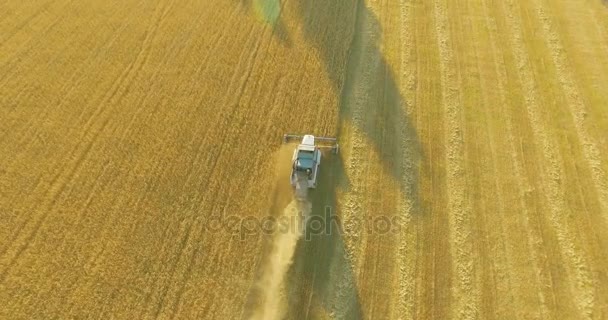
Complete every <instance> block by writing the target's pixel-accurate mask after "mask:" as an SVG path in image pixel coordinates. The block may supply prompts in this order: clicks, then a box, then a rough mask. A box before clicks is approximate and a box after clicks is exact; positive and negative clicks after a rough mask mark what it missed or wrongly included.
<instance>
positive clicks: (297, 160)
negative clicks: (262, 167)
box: [283, 134, 338, 189]
mask: <svg viewBox="0 0 608 320" xmlns="http://www.w3.org/2000/svg"><path fill="white" fill-rule="evenodd" d="M293 140H301V141H300V144H299V145H298V146H297V147H296V149H295V150H294V152H293V156H292V159H291V161H292V170H291V176H290V182H291V185H292V186H293V187H294V188H296V189H299V188H309V189H314V188H316V187H317V179H318V177H319V167H320V165H321V149H331V150H332V152H333V153H334V154H337V153H338V143H337V139H336V138H328V137H315V136H313V135H310V134H307V135H295V134H286V135H284V136H283V143H288V142H291V141H293Z"/></svg>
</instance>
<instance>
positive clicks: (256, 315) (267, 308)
mask: <svg viewBox="0 0 608 320" xmlns="http://www.w3.org/2000/svg"><path fill="white" fill-rule="evenodd" d="M294 148H295V145H293V144H286V145H283V146H282V147H281V149H280V150H279V151H278V153H277V154H276V158H277V166H276V173H277V179H278V180H277V184H276V185H277V190H276V194H277V197H276V198H275V202H277V203H275V204H274V205H275V208H276V210H277V224H276V228H275V232H274V234H273V235H272V241H271V246H270V252H269V254H268V256H267V258H266V260H265V262H264V264H263V265H262V269H261V276H260V278H259V279H258V281H257V282H256V284H255V287H254V288H253V290H254V292H255V300H256V303H255V306H254V307H253V310H250V311H251V316H250V317H249V319H251V320H257V319H265V320H266V319H282V318H284V316H285V312H286V310H287V299H286V297H287V288H286V287H285V285H286V282H285V275H286V274H287V272H288V271H289V267H290V266H291V264H292V263H293V258H294V253H295V250H296V245H297V243H298V240H299V239H300V238H301V237H302V235H303V234H304V227H305V224H306V223H305V222H306V218H307V217H309V216H310V213H311V211H312V203H311V201H310V200H309V197H308V194H307V193H308V188H306V186H305V181H304V183H303V184H302V186H301V187H299V188H297V189H298V190H297V191H296V192H295V193H294V188H292V187H291V185H290V184H289V175H290V173H291V156H292V154H293V151H294ZM285 203H287V204H285Z"/></svg>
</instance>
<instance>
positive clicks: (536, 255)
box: [482, 0, 556, 319]
mask: <svg viewBox="0 0 608 320" xmlns="http://www.w3.org/2000/svg"><path fill="white" fill-rule="evenodd" d="M482 2H483V5H484V13H485V17H486V26H487V27H488V30H489V32H488V34H489V37H490V42H491V46H492V56H493V61H494V70H495V73H496V75H497V76H498V81H497V83H496V85H497V88H498V93H497V95H498V96H499V99H500V102H499V106H500V107H499V108H500V110H501V111H500V114H501V115H503V117H505V126H506V131H507V134H506V141H507V145H508V148H509V149H508V150H509V152H508V153H509V154H510V158H511V161H510V164H511V169H512V170H511V172H514V176H515V179H514V181H516V182H517V187H516V189H517V190H519V194H518V198H519V205H520V208H521V210H522V213H523V216H524V217H528V216H529V215H530V213H529V212H528V208H527V206H526V203H525V198H526V195H525V190H531V187H530V183H529V182H528V180H527V178H526V176H525V175H524V174H523V169H522V164H521V163H520V161H519V159H518V157H517V156H516V155H517V154H518V150H517V149H516V147H515V137H514V132H515V130H514V129H513V124H512V123H513V119H512V117H511V116H510V112H509V110H507V108H505V106H507V105H508V101H507V92H506V90H505V87H506V83H505V81H507V79H508V77H507V71H506V69H505V65H506V62H505V60H504V59H501V58H500V57H499V55H498V52H500V51H499V50H498V43H497V38H496V35H498V34H499V33H498V27H497V25H496V21H495V17H494V16H493V15H492V14H491V13H490V10H489V8H488V4H487V1H485V0H483V1H482ZM483 91H484V92H486V90H483ZM485 103H486V105H490V101H488V100H486V101H485ZM486 115H487V114H486ZM489 120H490V119H487V121H489ZM492 146H493V144H492ZM493 153H495V150H494V149H493ZM494 170H495V172H496V173H497V174H498V172H499V171H498V168H496V167H495V168H494ZM496 183H497V188H498V187H499V184H498V181H496ZM499 193H501V194H502V191H500V189H499ZM501 203H502V204H501V206H500V208H501V210H500V212H501V217H502V219H501V220H502V221H507V218H506V215H505V214H504V208H505V206H504V202H502V201H501ZM520 220H521V221H522V226H523V229H525V230H526V234H527V239H528V241H527V242H528V245H529V247H530V251H531V252H530V254H531V256H532V261H534V263H533V264H532V265H533V269H534V273H535V275H536V278H537V282H538V283H540V284H542V285H541V286H539V288H541V289H540V290H539V292H538V298H539V301H540V306H539V308H540V310H539V311H540V315H541V317H542V318H544V319H547V318H549V319H552V318H554V314H553V312H552V311H550V310H555V306H556V298H555V294H554V292H553V291H550V292H551V296H549V297H546V295H545V292H544V291H545V290H546V289H544V288H553V280H552V279H551V277H549V276H547V275H546V274H545V273H544V272H543V270H542V266H541V265H540V261H542V258H541V255H540V251H541V249H540V248H542V247H546V245H545V244H544V243H543V239H542V235H539V234H537V233H536V232H534V229H533V228H532V226H530V224H529V222H528V219H527V218H526V219H520ZM502 238H503V239H506V237H505V231H504V229H503V231H502ZM502 243H505V241H504V240H503V241H502ZM508 248H509V247H508V246H505V250H506V251H505V252H506V254H505V257H506V260H507V264H508V266H509V271H510V272H511V274H513V275H516V274H517V272H516V271H515V268H514V262H513V261H512V259H513V258H511V257H515V254H514V252H512V251H511V250H508ZM505 272H507V271H503V273H505ZM501 278H506V276H505V275H503V276H501ZM516 281H517V282H520V283H521V282H522V281H523V280H522V279H517V280H516ZM509 287H513V283H512V282H510V283H509ZM510 300H511V301H514V302H513V304H512V305H515V306H519V305H524V304H523V303H522V302H521V301H520V299H519V298H518V296H517V295H514V294H511V295H510ZM547 301H550V302H551V305H550V306H549V307H548V306H547ZM507 310H509V306H508V305H507V306H506V307H505V309H504V310H503V314H504V313H506V312H507ZM519 316H521V314H520V315H519Z"/></svg>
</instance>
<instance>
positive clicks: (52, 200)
mask: <svg viewBox="0 0 608 320" xmlns="http://www.w3.org/2000/svg"><path fill="white" fill-rule="evenodd" d="M161 18H162V16H161ZM148 39H149V38H148V37H146V40H148ZM146 40H145V41H144V45H142V48H143V47H144V46H145V43H146ZM142 50H143V49H142ZM140 53H141V51H140ZM139 58H140V54H138V56H137V58H136V60H135V61H134V63H132V64H131V65H129V67H128V68H127V69H126V70H125V71H124V72H123V74H122V75H121V77H119V79H118V81H117V82H116V84H117V85H116V86H114V88H113V89H111V90H110V95H109V96H108V95H106V98H104V99H103V100H102V101H101V103H100V104H99V107H98V109H97V111H96V112H95V113H94V115H93V116H92V117H91V118H89V120H88V121H87V123H85V128H84V132H85V135H86V133H88V132H89V131H91V128H90V126H92V123H93V121H94V120H93V119H98V115H97V113H101V112H102V111H103V110H102V109H103V108H102V106H104V105H105V103H106V102H108V101H109V100H110V99H111V97H113V96H114V95H115V94H116V92H117V91H119V89H120V88H121V87H123V86H122V84H123V83H124V81H128V82H130V81H132V79H133V78H134V75H133V74H132V73H136V72H137V71H139V68H140V67H141V66H142V65H143V64H144V63H145V60H146V59H145V58H144V59H143V61H142V62H141V63H140V64H139V66H138V67H137V68H135V71H134V72H132V71H133V68H132V67H133V65H134V64H135V63H136V62H137V60H140V59H139ZM127 89H128V88H127ZM125 91H126V89H125V90H123V93H124V92H125ZM109 120H110V117H109V116H108V117H105V118H103V120H101V121H102V122H103V123H102V125H101V128H100V129H99V130H97V131H95V132H93V137H92V139H91V141H88V142H84V141H86V139H84V136H81V138H80V139H79V140H78V141H79V143H78V144H77V146H76V147H75V148H74V150H73V151H72V153H71V156H70V158H71V159H72V161H71V162H70V163H69V164H68V165H67V166H66V167H64V170H63V171H60V173H58V174H57V175H56V176H55V177H54V178H53V180H52V182H51V184H50V187H49V190H48V192H47V193H46V195H45V198H44V200H43V204H42V205H41V206H40V207H43V208H45V209H44V211H43V213H42V215H41V217H40V218H39V219H38V221H36V222H35V224H34V228H33V230H32V232H31V233H30V234H29V235H28V236H27V237H26V238H25V243H24V244H23V245H21V246H20V248H19V249H17V252H16V254H15V255H14V256H13V258H10V262H9V263H8V266H7V267H6V268H5V269H4V270H3V271H2V273H0V283H2V282H3V281H4V280H5V279H6V275H7V272H8V271H9V270H10V269H11V268H12V266H13V265H14V264H15V262H16V261H17V260H18V259H19V257H20V256H21V254H22V253H23V252H24V251H25V250H27V249H28V248H29V245H30V243H31V241H32V239H33V238H34V237H35V235H36V234H37V233H38V230H40V227H41V226H42V224H43V223H44V221H45V220H46V218H47V217H48V215H49V213H50V212H51V211H52V210H53V209H54V208H55V205H56V204H57V200H58V199H57V198H58V196H59V195H60V194H61V193H63V191H64V189H65V187H66V186H67V184H68V183H70V182H71V181H72V179H73V177H74V176H75V175H76V174H77V173H78V171H79V170H80V169H81V168H82V165H83V163H84V162H85V159H86V157H87V156H88V154H89V151H90V150H91V148H92V147H93V145H94V143H95V141H96V140H97V138H98V137H99V134H100V133H101V131H103V129H104V128H105V126H106V124H107V123H108V121H109ZM98 121H99V120H97V121H96V122H98ZM83 142H84V143H85V144H84V147H82V148H79V147H80V146H81V144H82V143H83ZM78 151H80V152H78ZM75 154H77V155H76V156H75V157H74V155H75Z"/></svg>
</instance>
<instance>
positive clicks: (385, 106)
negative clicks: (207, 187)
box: [252, 0, 423, 319]
mask: <svg viewBox="0 0 608 320" xmlns="http://www.w3.org/2000/svg"><path fill="white" fill-rule="evenodd" d="M252 1H253V2H254V3H255V1H269V2H274V3H276V2H278V0H252ZM288 5H289V9H290V10H294V9H295V10H296V15H297V17H298V19H299V20H300V26H301V30H302V32H303V33H304V36H305V38H306V39H307V41H309V42H310V43H312V44H313V45H314V47H315V48H316V49H317V50H318V52H319V54H320V56H321V57H322V60H323V63H324V65H325V69H326V71H327V76H328V77H329V79H330V80H331V82H332V84H333V88H334V90H335V91H336V92H337V94H339V95H340V100H339V105H338V106H330V105H328V106H327V108H328V111H330V110H331V109H330V108H334V107H337V108H339V119H338V130H337V131H338V132H340V131H341V126H342V125H344V124H353V125H355V126H357V127H356V129H357V130H359V131H360V132H362V133H363V135H364V138H365V139H366V140H367V143H368V144H369V145H371V146H372V148H373V149H374V150H373V151H374V152H375V153H376V154H378V155H379V157H380V159H381V161H382V166H383V167H384V170H385V172H386V173H388V174H389V175H390V177H391V178H392V179H393V181H394V182H395V183H397V184H398V186H399V188H400V190H401V194H402V195H403V197H405V198H407V200H408V201H409V203H411V205H412V212H411V213H412V214H414V215H415V214H418V213H420V212H422V210H421V208H420V200H419V195H418V188H417V186H418V165H419V163H420V162H421V160H422V158H423V152H422V148H421V146H420V142H419V139H418V136H417V133H416V130H415V128H414V126H413V124H412V123H411V121H410V119H409V118H408V115H407V113H406V111H405V103H404V100H403V98H402V97H401V95H400V92H399V89H398V88H399V87H398V85H397V83H396V81H395V78H394V74H393V71H392V70H391V69H390V67H389V65H388V63H387V61H386V60H385V58H384V56H383V53H382V52H381V49H380V41H381V37H382V30H381V26H380V23H379V21H378V19H377V18H376V16H375V14H374V13H373V12H372V11H370V10H369V9H368V8H367V7H366V5H365V2H364V1H363V0H332V1H328V0H295V1H293V2H289V4H288ZM278 19H279V20H280V17H278ZM275 23H279V25H281V24H280V22H275ZM363 156H365V154H363ZM325 159H326V160H325V161H324V163H323V164H322V168H321V177H320V179H321V181H320V183H319V185H318V186H319V187H318V188H317V189H316V190H314V191H313V192H312V193H311V195H310V197H311V199H312V206H313V207H312V212H311V217H310V218H309V221H308V224H307V229H306V232H305V234H304V236H302V238H301V239H300V240H299V241H298V243H297V245H296V248H295V252H294V255H293V264H292V265H291V266H290V268H289V271H288V273H287V275H286V278H285V281H286V289H287V292H288V296H287V298H288V313H287V314H288V315H289V316H288V318H289V319H308V318H310V319H316V318H326V317H327V316H331V317H332V318H337V319H360V318H363V314H362V308H361V303H360V298H359V295H358V291H359V290H358V288H357V284H356V281H357V280H356V279H357V277H356V275H355V270H354V265H353V261H351V260H350V259H349V258H348V254H347V251H346V248H345V245H344V237H345V234H344V233H343V230H342V225H341V222H340V221H339V220H338V219H337V218H335V216H336V213H333V214H334V216H333V217H334V218H335V219H330V220H331V221H327V220H328V219H327V214H326V212H327V211H326V208H327V207H329V208H332V210H335V209H334V208H336V207H337V206H336V194H337V190H338V189H341V190H347V189H349V187H350V184H351V182H349V180H348V177H347V176H346V174H345V170H344V163H343V161H342V158H341V157H335V156H333V157H326V158H325ZM354 165H357V164H354ZM285 179H288V178H287V177H286V178H285ZM377 196H378V197H382V195H377ZM387 214H390V213H387ZM337 216H340V215H339V214H337ZM370 217H371V215H370V213H364V216H363V217H359V218H361V219H368V218H370ZM313 224H314V225H313ZM324 228H329V231H330V232H326V231H325V230H327V229H325V230H320V229H324ZM365 258H366V257H362V259H365ZM375 258H378V257H375ZM378 302H380V303H382V302H381V301H378Z"/></svg>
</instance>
